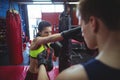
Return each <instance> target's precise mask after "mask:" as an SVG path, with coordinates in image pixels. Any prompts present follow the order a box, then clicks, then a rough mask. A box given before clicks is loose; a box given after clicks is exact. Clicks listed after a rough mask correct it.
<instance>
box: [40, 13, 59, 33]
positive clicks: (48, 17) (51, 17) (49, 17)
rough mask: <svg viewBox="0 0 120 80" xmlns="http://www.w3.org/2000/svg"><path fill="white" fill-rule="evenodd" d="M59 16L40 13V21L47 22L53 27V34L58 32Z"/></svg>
mask: <svg viewBox="0 0 120 80" xmlns="http://www.w3.org/2000/svg"><path fill="white" fill-rule="evenodd" d="M59 15H60V13H42V20H47V21H49V22H50V23H51V24H52V25H53V27H52V30H53V33H57V32H58V24H59Z"/></svg>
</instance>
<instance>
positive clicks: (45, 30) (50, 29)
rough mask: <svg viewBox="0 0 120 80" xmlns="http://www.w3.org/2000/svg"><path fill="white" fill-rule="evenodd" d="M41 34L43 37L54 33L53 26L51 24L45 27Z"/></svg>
mask: <svg viewBox="0 0 120 80" xmlns="http://www.w3.org/2000/svg"><path fill="white" fill-rule="evenodd" d="M39 34H40V35H41V36H42V37H45V36H49V35H51V34H52V27H51V26H48V27H45V28H44V29H43V30H42V31H41V32H39Z"/></svg>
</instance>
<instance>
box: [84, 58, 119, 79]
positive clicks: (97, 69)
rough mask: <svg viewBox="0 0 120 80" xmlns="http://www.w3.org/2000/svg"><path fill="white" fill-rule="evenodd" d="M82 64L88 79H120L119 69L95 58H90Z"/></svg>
mask: <svg viewBox="0 0 120 80" xmlns="http://www.w3.org/2000/svg"><path fill="white" fill-rule="evenodd" d="M83 66H84V68H85V70H86V72H87V75H88V78H89V80H120V69H114V68H111V67H109V66H107V65H105V64H104V63H102V62H100V61H98V60H96V59H91V60H90V61H88V62H87V63H84V64H83Z"/></svg>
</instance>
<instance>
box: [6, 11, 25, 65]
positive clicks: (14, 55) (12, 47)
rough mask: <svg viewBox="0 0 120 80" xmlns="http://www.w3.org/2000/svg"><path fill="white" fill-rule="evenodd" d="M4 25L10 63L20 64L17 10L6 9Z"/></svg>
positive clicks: (20, 47) (20, 53) (21, 59)
mask: <svg viewBox="0 0 120 80" xmlns="http://www.w3.org/2000/svg"><path fill="white" fill-rule="evenodd" d="M6 25H7V26H6V30H7V31H6V33H7V34H6V36H7V43H8V50H9V60H10V64H12V65H18V64H21V63H22V61H23V55H22V35H21V34H22V33H21V19H20V15H19V13H18V12H17V11H15V10H8V11H7V15H6Z"/></svg>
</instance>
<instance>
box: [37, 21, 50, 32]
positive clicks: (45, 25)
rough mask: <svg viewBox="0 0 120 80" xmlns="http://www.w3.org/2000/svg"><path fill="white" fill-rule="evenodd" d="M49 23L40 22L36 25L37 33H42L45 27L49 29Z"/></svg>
mask: <svg viewBox="0 0 120 80" xmlns="http://www.w3.org/2000/svg"><path fill="white" fill-rule="evenodd" d="M50 26H51V23H50V22H48V21H41V22H40V23H39V25H38V31H42V30H43V29H44V28H45V27H50Z"/></svg>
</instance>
